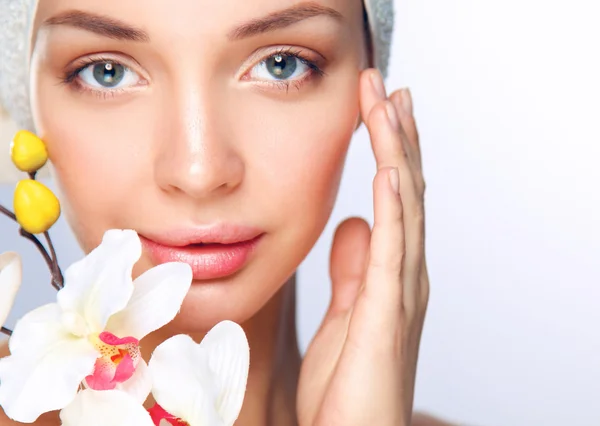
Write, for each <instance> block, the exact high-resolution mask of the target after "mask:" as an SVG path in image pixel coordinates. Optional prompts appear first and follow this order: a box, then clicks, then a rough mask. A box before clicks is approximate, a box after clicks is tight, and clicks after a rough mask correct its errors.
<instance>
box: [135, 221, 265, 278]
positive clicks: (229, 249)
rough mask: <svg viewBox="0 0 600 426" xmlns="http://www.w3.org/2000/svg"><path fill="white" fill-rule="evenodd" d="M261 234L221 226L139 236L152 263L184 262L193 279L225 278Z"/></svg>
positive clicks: (249, 252)
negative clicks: (189, 267)
mask: <svg viewBox="0 0 600 426" xmlns="http://www.w3.org/2000/svg"><path fill="white" fill-rule="evenodd" d="M263 235H264V232H261V231H260V230H258V229H256V228H250V227H246V226H237V225H227V224H220V225H215V226H210V227H203V228H194V229H180V230H173V231H170V232H165V233H163V234H156V235H150V234H145V235H143V234H139V236H140V240H141V242H142V246H143V247H144V249H145V251H146V252H147V253H148V255H149V256H150V258H151V259H152V261H153V263H154V264H157V265H158V264H163V263H168V262H183V263H187V264H188V265H190V266H191V268H192V274H193V277H194V280H212V279H217V278H224V277H227V276H230V275H233V274H235V273H236V272H238V271H240V270H241V269H242V268H243V267H244V266H245V265H246V264H247V263H248V261H249V259H250V257H251V255H252V253H253V252H254V250H255V249H256V246H257V245H258V243H259V242H260V240H261V239H262V237H263Z"/></svg>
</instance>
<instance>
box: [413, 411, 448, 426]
mask: <svg viewBox="0 0 600 426" xmlns="http://www.w3.org/2000/svg"><path fill="white" fill-rule="evenodd" d="M411 426H454V425H453V424H451V423H447V422H444V421H442V420H440V419H436V418H434V417H431V416H429V415H427V414H423V413H415V414H414V415H413V418H412V425H411Z"/></svg>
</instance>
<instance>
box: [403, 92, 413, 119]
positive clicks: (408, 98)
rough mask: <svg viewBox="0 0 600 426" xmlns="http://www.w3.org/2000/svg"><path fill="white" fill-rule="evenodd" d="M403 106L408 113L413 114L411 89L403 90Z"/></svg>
mask: <svg viewBox="0 0 600 426" xmlns="http://www.w3.org/2000/svg"><path fill="white" fill-rule="evenodd" d="M402 108H404V111H406V112H407V113H408V114H410V115H412V113H413V102H412V95H411V94H410V89H404V90H403V91H402Z"/></svg>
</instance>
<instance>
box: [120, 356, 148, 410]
mask: <svg viewBox="0 0 600 426" xmlns="http://www.w3.org/2000/svg"><path fill="white" fill-rule="evenodd" d="M116 389H117V390H121V391H123V392H126V393H128V394H129V395H131V396H132V397H134V398H135V399H136V401H138V402H139V403H140V404H143V403H144V402H145V401H146V399H147V398H148V395H150V391H151V390H152V376H151V375H150V371H149V370H148V364H146V361H144V360H143V359H140V360H139V362H138V365H137V366H136V367H135V372H134V373H133V376H131V378H130V379H129V380H127V381H126V382H124V383H119V384H117V387H116Z"/></svg>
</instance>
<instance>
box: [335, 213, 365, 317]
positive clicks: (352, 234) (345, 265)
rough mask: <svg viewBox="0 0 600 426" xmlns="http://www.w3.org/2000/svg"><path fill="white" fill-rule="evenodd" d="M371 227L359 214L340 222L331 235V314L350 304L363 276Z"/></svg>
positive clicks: (345, 309) (344, 309)
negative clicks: (333, 234)
mask: <svg viewBox="0 0 600 426" xmlns="http://www.w3.org/2000/svg"><path fill="white" fill-rule="evenodd" d="M370 239H371V230H370V228H369V225H368V224H367V222H365V221H364V220H363V219H359V218H351V219H346V220H345V221H344V222H342V223H341V224H340V225H339V226H338V228H337V230H336V232H335V236H334V238H333V245H332V248H331V259H330V267H329V271H330V275H331V284H332V290H331V304H330V307H329V313H330V314H334V315H335V314H338V313H340V312H343V311H347V310H349V309H351V308H352V306H353V305H354V301H355V300H356V296H357V294H358V292H359V290H360V287H361V285H362V283H363V281H364V278H365V267H366V261H367V254H368V251H369V242H370Z"/></svg>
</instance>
